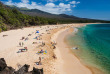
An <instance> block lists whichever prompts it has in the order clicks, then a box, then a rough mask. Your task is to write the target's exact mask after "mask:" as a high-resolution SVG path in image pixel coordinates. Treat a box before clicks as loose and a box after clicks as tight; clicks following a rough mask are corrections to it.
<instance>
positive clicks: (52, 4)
mask: <svg viewBox="0 0 110 74" xmlns="http://www.w3.org/2000/svg"><path fill="white" fill-rule="evenodd" d="M45 6H46V7H55V4H54V3H47V4H46V5H45Z"/></svg>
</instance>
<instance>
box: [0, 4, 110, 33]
mask: <svg viewBox="0 0 110 74" xmlns="http://www.w3.org/2000/svg"><path fill="white" fill-rule="evenodd" d="M63 16H64V15H63ZM66 17H68V16H67V15H66ZM89 22H92V23H93V22H107V21H100V20H87V19H76V20H73V19H63V18H60V19H58V18H46V17H45V18H44V17H38V16H30V15H26V14H22V13H21V12H20V11H18V10H17V9H16V8H10V7H7V6H5V5H4V4H2V3H1V2H0V32H1V31H6V30H10V29H15V28H22V27H27V26H35V25H44V24H57V23H89ZM108 23H110V22H109V21H108Z"/></svg>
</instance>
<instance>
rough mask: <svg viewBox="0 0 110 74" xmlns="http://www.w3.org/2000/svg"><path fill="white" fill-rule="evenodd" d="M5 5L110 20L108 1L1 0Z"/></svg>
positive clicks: (109, 2)
mask: <svg viewBox="0 0 110 74" xmlns="http://www.w3.org/2000/svg"><path fill="white" fill-rule="evenodd" d="M1 1H2V2H4V3H5V4H7V5H15V6H18V7H27V8H29V9H40V10H42V11H46V12H49V13H53V14H62V13H65V14H69V15H75V16H78V17H82V18H92V19H102V20H110V0H1Z"/></svg>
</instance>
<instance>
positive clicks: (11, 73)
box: [0, 58, 43, 74]
mask: <svg viewBox="0 0 110 74" xmlns="http://www.w3.org/2000/svg"><path fill="white" fill-rule="evenodd" d="M29 67H30V65H27V64H25V65H24V66H22V67H21V68H20V69H19V70H18V71H15V69H14V68H12V67H9V66H7V64H6V62H5V60H4V58H1V59H0V74H43V68H42V69H37V68H34V67H33V70H32V71H28V69H29Z"/></svg>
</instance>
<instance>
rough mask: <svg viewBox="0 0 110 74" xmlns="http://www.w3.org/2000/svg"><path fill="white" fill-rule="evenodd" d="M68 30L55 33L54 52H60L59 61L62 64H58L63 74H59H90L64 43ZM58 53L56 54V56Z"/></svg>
mask: <svg viewBox="0 0 110 74" xmlns="http://www.w3.org/2000/svg"><path fill="white" fill-rule="evenodd" d="M69 33H70V32H69V29H66V30H63V31H60V32H59V33H57V38H56V42H57V46H56V47H57V49H56V51H59V52H60V54H61V55H60V60H62V61H63V62H62V63H61V62H59V63H60V68H63V71H64V72H63V73H62V72H60V73H59V74H73V73H74V74H92V72H91V70H89V68H87V67H86V66H84V65H83V64H82V63H81V62H80V60H79V59H78V58H77V57H76V56H75V55H73V54H72V53H71V51H70V49H68V46H67V45H66V43H65V42H64V39H65V37H66V35H68V34H69ZM57 54H58V53H56V55H57Z"/></svg>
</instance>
